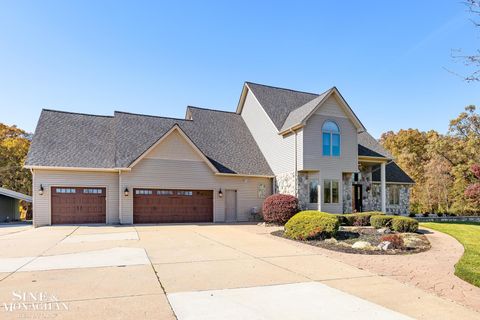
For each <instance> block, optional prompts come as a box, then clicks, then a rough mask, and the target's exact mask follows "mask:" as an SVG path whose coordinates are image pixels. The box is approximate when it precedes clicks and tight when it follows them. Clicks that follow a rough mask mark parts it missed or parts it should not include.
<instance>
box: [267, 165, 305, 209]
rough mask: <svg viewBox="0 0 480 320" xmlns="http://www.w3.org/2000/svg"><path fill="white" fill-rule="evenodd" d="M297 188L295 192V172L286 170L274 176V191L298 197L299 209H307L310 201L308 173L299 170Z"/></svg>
mask: <svg viewBox="0 0 480 320" xmlns="http://www.w3.org/2000/svg"><path fill="white" fill-rule="evenodd" d="M297 179H298V188H297V193H298V194H295V172H287V173H282V174H279V175H277V176H276V177H275V186H276V192H277V193H281V194H290V195H292V196H296V197H297V198H298V203H299V206H300V209H301V210H304V209H307V207H308V203H309V201H310V190H309V189H310V186H309V180H308V173H305V172H299V173H298V176H297Z"/></svg>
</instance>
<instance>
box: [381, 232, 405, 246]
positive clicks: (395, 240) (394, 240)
mask: <svg viewBox="0 0 480 320" xmlns="http://www.w3.org/2000/svg"><path fill="white" fill-rule="evenodd" d="M380 241H389V242H390V243H391V244H392V247H393V248H394V249H402V248H403V238H402V237H401V236H400V235H398V234H386V235H383V236H382V237H381V238H380Z"/></svg>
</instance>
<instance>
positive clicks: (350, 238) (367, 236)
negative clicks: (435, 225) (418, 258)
mask: <svg viewBox="0 0 480 320" xmlns="http://www.w3.org/2000/svg"><path fill="white" fill-rule="evenodd" d="M373 230H374V229H373ZM284 233H285V232H284V231H283V230H278V231H274V232H272V233H271V234H272V235H274V236H277V237H282V238H285V239H288V240H291V241H297V242H301V243H305V244H309V245H311V246H315V247H320V248H324V249H327V250H332V251H339V252H344V253H353V254H365V255H399V254H414V253H419V252H424V251H427V250H429V249H430V247H431V246H430V242H429V241H428V239H427V237H425V235H422V234H414V235H413V234H409V235H410V236H414V237H416V238H418V239H419V240H421V241H419V242H421V246H419V247H415V248H403V249H389V250H364V249H354V248H352V247H351V245H352V244H354V243H355V242H357V241H367V242H370V243H371V244H372V246H375V247H376V246H377V245H378V244H379V243H380V242H381V240H380V238H381V236H382V234H377V233H375V232H352V231H347V230H340V231H338V233H337V235H336V236H335V239H336V240H337V242H336V243H332V242H330V241H328V239H315V240H305V241H302V240H293V239H289V238H287V237H285V236H284ZM325 240H327V241H325Z"/></svg>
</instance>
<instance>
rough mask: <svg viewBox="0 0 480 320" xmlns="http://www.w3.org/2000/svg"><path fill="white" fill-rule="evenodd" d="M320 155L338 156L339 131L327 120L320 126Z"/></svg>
mask: <svg viewBox="0 0 480 320" xmlns="http://www.w3.org/2000/svg"><path fill="white" fill-rule="evenodd" d="M322 141H323V142H322V154H323V155H324V156H334V157H338V156H340V129H339V128H338V126H337V124H336V123H335V122H333V121H330V120H327V121H325V122H324V123H323V126H322Z"/></svg>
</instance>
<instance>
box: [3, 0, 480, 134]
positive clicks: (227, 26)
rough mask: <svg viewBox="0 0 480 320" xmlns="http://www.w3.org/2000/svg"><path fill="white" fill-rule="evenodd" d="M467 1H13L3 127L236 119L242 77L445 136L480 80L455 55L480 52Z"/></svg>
mask: <svg viewBox="0 0 480 320" xmlns="http://www.w3.org/2000/svg"><path fill="white" fill-rule="evenodd" d="M469 18H471V16H469V14H468V13H467V12H466V8H465V6H463V5H462V4H461V1H460V0H458V1H457V0H452V1H450V0H448V1H447V0H445V1H417V0H414V1H395V2H393V1H384V0H383V1H368V0H365V1H312V2H302V1H288V2H287V1H285V2H284V1H262V2H261V3H260V1H251V2H250V1H218V2H213V1H208V0H206V1H195V2H190V3H188V2H180V1H168V2H165V3H161V2H159V1H151V2H148V1H91V2H90V1H31V2H29V1H3V0H0V122H4V123H7V124H16V125H18V126H19V127H21V128H24V129H26V130H28V131H33V130H34V129H35V125H36V121H37V119H38V116H39V114H40V111H41V109H42V108H51V109H59V110H68V111H74V112H85V113H95V114H107V115H109V114H112V113H113V111H114V110H122V111H129V112H136V113H146V114H154V115H164V116H170V117H183V116H184V113H185V107H186V106H187V105H194V106H200V107H208V108H218V109H222V110H232V111H233V110H235V107H236V105H237V103H238V98H239V95H240V91H241V88H242V84H243V82H244V81H253V82H259V83H264V84H269V85H274V86H280V87H287V88H292V89H298V90H302V91H311V92H322V91H324V90H326V89H327V88H329V87H332V86H337V87H338V88H339V90H340V91H341V92H342V94H343V96H344V97H345V99H346V100H347V101H348V102H349V104H350V106H351V107H352V108H353V109H354V111H355V112H356V113H357V115H358V116H359V117H360V119H361V120H362V122H363V123H364V125H365V126H366V127H367V129H368V130H369V132H371V133H372V134H373V135H374V136H376V137H379V136H380V134H381V133H382V132H385V131H388V130H395V131H396V130H399V129H401V128H409V127H412V128H419V129H422V130H428V129H436V130H439V131H441V132H445V131H446V130H447V127H448V121H449V120H450V119H452V118H454V117H455V116H456V115H457V114H458V113H460V112H461V111H463V108H464V106H466V105H468V104H476V105H477V106H479V107H480V83H466V82H464V81H462V80H461V79H459V78H458V77H457V76H455V75H453V74H452V73H451V72H448V71H447V70H451V71H455V72H458V73H463V72H466V70H465V69H464V68H463V66H462V64H460V63H455V62H454V61H453V60H452V58H451V56H450V55H451V50H452V49H460V48H461V49H463V50H464V51H466V52H472V51H473V50H474V49H475V48H479V47H480V32H478V31H475V29H474V27H473V26H472V24H471V22H470V21H469Z"/></svg>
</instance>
